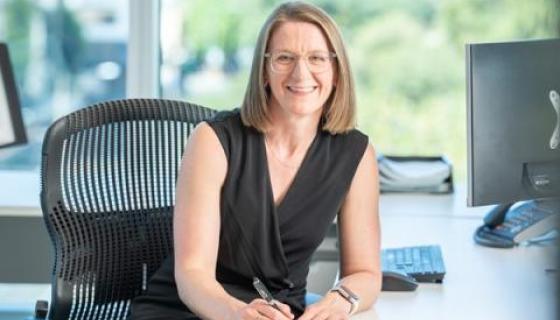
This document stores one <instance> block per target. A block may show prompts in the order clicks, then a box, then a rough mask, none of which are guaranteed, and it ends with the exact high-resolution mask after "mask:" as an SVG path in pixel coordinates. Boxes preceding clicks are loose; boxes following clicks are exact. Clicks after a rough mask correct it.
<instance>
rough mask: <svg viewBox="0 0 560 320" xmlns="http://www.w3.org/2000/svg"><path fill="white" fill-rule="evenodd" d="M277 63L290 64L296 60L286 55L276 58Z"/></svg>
mask: <svg viewBox="0 0 560 320" xmlns="http://www.w3.org/2000/svg"><path fill="white" fill-rule="evenodd" d="M276 61H278V62H281V63H290V62H292V61H294V58H293V57H292V56H290V55H286V54H284V55H279V56H278V57H277V58H276Z"/></svg>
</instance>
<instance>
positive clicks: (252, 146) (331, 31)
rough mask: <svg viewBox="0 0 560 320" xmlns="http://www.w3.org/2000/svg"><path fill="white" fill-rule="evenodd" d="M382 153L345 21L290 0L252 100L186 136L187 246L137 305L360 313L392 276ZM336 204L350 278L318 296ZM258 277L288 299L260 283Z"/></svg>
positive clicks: (269, 23) (162, 309)
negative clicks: (371, 131) (363, 126)
mask: <svg viewBox="0 0 560 320" xmlns="http://www.w3.org/2000/svg"><path fill="white" fill-rule="evenodd" d="M376 164H377V162H376V156H375V152H374V149H373V147H372V145H371V144H369V142H368V137H367V136H366V135H364V134H363V133H361V132H360V131H358V130H357V129H355V101H354V91H353V83H352V80H351V72H350V65H349V63H348V59H347V58H346V52H345V48H344V45H343V41H342V37H341V35H340V33H339V31H338V28H337V27H336V25H335V23H334V21H333V20H332V19H331V18H330V17H329V16H328V15H327V14H326V13H325V12H324V11H323V10H321V9H320V8H318V7H316V6H313V5H310V4H306V3H302V2H288V3H285V4H282V5H280V6H278V7H277V8H276V9H275V10H274V11H273V12H272V14H271V15H270V17H269V18H268V19H267V20H266V22H265V24H264V26H263V27H262V28H261V32H260V34H259V37H258V40H257V45H256V48H255V53H254V58H253V65H252V69H251V73H250V80H249V84H248V86H247V90H246V92H245V99H244V102H243V104H242V105H241V110H237V109H236V110H233V111H226V112H222V113H219V114H218V115H217V116H216V117H215V118H213V119H211V120H208V121H207V122H205V123H203V124H201V125H199V126H198V127H197V128H196V129H195V131H194V133H193V135H192V136H191V138H190V140H189V143H188V144H187V149H186V151H185V155H184V157H183V163H182V169H181V173H180V175H179V178H178V183H177V192H176V194H177V201H176V206H175V211H174V217H173V224H174V248H175V251H174V255H173V256H172V257H170V258H169V259H168V260H167V261H166V262H164V263H163V265H162V267H161V269H160V270H159V271H157V272H156V274H155V275H154V276H153V278H152V280H151V281H150V282H149V283H148V286H147V291H146V293H145V295H143V296H140V297H138V298H136V299H135V301H134V302H133V305H132V317H133V319H160V318H162V317H164V318H181V319H198V318H204V319H281V320H286V319H293V318H299V319H301V320H308V319H314V318H317V317H320V318H332V319H347V318H348V317H349V316H350V315H351V314H353V313H355V312H358V311H362V310H365V309H368V308H370V307H371V306H372V304H373V302H374V301H375V299H376V297H377V295H378V293H379V290H380V287H381V277H380V265H379V219H378V193H379V190H378V177H377V167H376ZM335 218H337V220H338V225H339V240H340V244H341V246H340V252H341V272H340V275H341V283H340V285H339V286H337V289H336V290H332V291H330V292H328V293H327V294H326V295H325V296H324V297H322V299H320V300H319V301H318V302H316V303H314V304H312V305H306V302H305V294H306V286H307V275H308V272H309V266H310V262H311V257H312V255H313V253H314V252H315V250H316V249H317V248H318V247H319V245H320V243H321V242H322V240H323V238H324V237H325V235H326V234H327V230H328V229H329V227H330V226H331V224H332V222H333V220H334V219H335ZM255 277H256V278H259V279H260V280H261V281H262V283H263V284H264V285H265V286H266V287H267V288H269V289H270V292H271V294H272V296H274V297H275V299H276V300H277V301H275V302H274V303H273V304H272V303H270V302H267V301H266V300H263V299H261V298H260V297H259V295H258V293H257V291H256V290H255V289H254V288H253V285H252V284H253V279H254V278H255ZM340 288H344V292H342V291H341V289H340ZM348 297H352V299H349V298H348Z"/></svg>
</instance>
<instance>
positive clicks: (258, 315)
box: [233, 299, 294, 320]
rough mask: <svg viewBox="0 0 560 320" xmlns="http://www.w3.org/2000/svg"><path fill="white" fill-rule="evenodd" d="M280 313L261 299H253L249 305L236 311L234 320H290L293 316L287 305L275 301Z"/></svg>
mask: <svg viewBox="0 0 560 320" xmlns="http://www.w3.org/2000/svg"><path fill="white" fill-rule="evenodd" d="M275 303H276V305H277V306H278V307H279V308H280V310H282V312H280V311H278V310H276V309H275V308H274V307H273V306H271V305H270V304H268V303H267V302H266V301H265V300H263V299H255V300H253V301H251V302H250V303H249V304H246V305H245V306H243V307H241V308H239V309H237V311H236V312H235V315H234V317H233V319H235V320H292V319H294V314H293V313H292V311H291V310H290V306H288V305H287V304H284V303H281V302H279V301H275ZM288 315H289V316H288Z"/></svg>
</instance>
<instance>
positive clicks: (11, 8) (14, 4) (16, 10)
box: [0, 0, 35, 74]
mask: <svg viewBox="0 0 560 320" xmlns="http://www.w3.org/2000/svg"><path fill="white" fill-rule="evenodd" d="M34 9H35V8H34V4H33V2H32V1H31V0H9V1H7V2H6V3H5V4H4V12H3V14H2V16H1V17H2V18H1V19H0V24H1V26H0V28H2V29H4V30H5V32H4V34H5V40H4V41H6V42H7V43H9V44H10V48H9V50H10V52H17V54H11V55H10V59H11V60H12V65H13V67H14V69H15V70H16V74H24V73H25V71H26V68H27V65H28V63H29V57H30V41H29V33H30V31H31V19H32V16H33V13H34Z"/></svg>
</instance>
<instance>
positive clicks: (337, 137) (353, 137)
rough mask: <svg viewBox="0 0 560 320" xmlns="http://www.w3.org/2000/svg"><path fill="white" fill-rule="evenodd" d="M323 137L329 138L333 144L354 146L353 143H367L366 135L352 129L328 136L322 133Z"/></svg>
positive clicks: (328, 134)
mask: <svg viewBox="0 0 560 320" xmlns="http://www.w3.org/2000/svg"><path fill="white" fill-rule="evenodd" d="M323 134H324V135H326V136H329V138H330V139H331V140H333V141H335V142H338V143H340V144H343V145H347V144H354V143H365V144H367V143H368V141H369V137H368V135H367V134H365V133H363V132H362V131H360V130H359V129H352V130H349V131H346V132H343V133H336V134H330V133H327V132H325V131H324V132H323Z"/></svg>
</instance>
